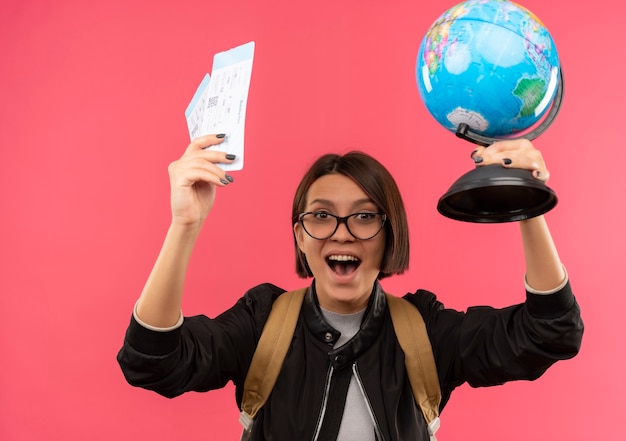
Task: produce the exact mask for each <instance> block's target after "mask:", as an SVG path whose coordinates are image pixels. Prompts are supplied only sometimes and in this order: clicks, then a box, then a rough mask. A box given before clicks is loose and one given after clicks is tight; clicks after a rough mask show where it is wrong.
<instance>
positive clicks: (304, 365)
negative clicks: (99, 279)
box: [117, 283, 583, 441]
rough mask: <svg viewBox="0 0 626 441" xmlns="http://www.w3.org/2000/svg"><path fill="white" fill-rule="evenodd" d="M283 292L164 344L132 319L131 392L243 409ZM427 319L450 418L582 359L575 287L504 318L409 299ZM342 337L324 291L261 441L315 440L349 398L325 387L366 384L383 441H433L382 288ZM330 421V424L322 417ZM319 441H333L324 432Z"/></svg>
mask: <svg viewBox="0 0 626 441" xmlns="http://www.w3.org/2000/svg"><path fill="white" fill-rule="evenodd" d="M283 292H284V290H282V289H280V288H278V287H276V286H273V285H270V284H263V285H259V286H257V287H255V288H253V289H251V290H250V291H248V292H247V293H246V294H245V296H244V297H243V298H241V299H240V300H239V301H238V302H237V303H236V304H235V305H234V306H233V307H232V308H231V309H229V310H228V311H226V312H224V313H223V314H221V315H219V316H218V317H216V318H215V319H209V318H207V317H205V316H195V317H186V318H185V320H184V323H183V325H182V327H180V328H178V329H176V330H173V331H170V332H155V331H151V330H149V329H146V328H144V327H142V326H141V325H140V324H138V323H137V322H136V321H135V320H134V319H132V318H131V322H130V325H129V327H128V330H127V333H126V338H125V341H124V345H123V347H122V349H121V350H120V352H119V353H118V357H117V359H118V362H119V364H120V366H121V368H122V371H123V373H124V375H125V377H126V379H127V381H128V382H129V383H130V384H132V385H134V386H140V387H143V388H146V389H150V390H154V391H156V392H158V393H159V394H161V395H164V396H166V397H175V396H177V395H180V394H182V393H184V392H187V391H192V390H193V391H207V390H211V389H217V388H220V387H223V386H224V385H226V383H227V382H228V381H233V382H234V384H235V386H236V399H237V404H238V405H240V404H241V394H242V389H243V383H244V380H245V377H246V373H247V370H248V367H249V365H250V360H251V359H252V355H253V353H254V350H255V347H256V344H257V342H258V340H259V337H260V334H261V331H262V329H263V325H264V324H265V321H266V320H267V317H268V315H269V312H270V309H271V306H272V302H273V301H274V299H275V298H276V297H277V296H278V295H280V294H281V293H283ZM405 298H406V299H407V300H409V301H410V302H412V303H413V304H415V305H416V306H417V307H418V308H419V310H420V312H421V314H422V315H423V317H424V320H425V322H426V326H427V329H428V333H429V337H430V340H431V344H432V347H433V352H434V355H435V361H436V364H437V371H438V374H439V381H440V383H441V391H442V394H443V399H442V404H441V408H443V407H444V406H445V404H446V402H447V401H448V399H449V397H450V394H451V392H452V390H453V389H454V388H455V387H457V386H459V385H461V384H462V383H464V382H466V381H467V382H468V383H469V384H470V385H471V386H474V387H478V386H492V385H498V384H502V383H504V382H506V381H511V380H522V379H523V380H533V379H536V378H537V377H539V376H540V375H541V374H542V373H543V372H545V370H546V369H547V368H548V367H549V366H550V365H552V364H553V363H554V362H556V361H557V360H561V359H567V358H571V357H573V356H574V355H576V353H577V352H578V350H579V347H580V342H581V338H582V333H583V324H582V320H581V317H580V310H579V307H578V305H577V303H576V301H575V299H574V297H573V295H572V292H571V289H570V285H569V283H568V284H567V285H566V286H565V287H564V288H563V289H562V290H560V291H559V292H557V293H555V294H551V295H548V296H542V295H536V294H531V293H527V300H526V302H525V303H523V304H520V305H515V306H511V307H508V308H504V309H494V308H491V307H474V308H470V309H469V310H468V311H467V313H463V312H458V311H454V310H451V309H445V308H444V307H443V305H442V304H441V303H440V302H439V301H437V299H436V297H435V296H434V295H433V294H432V293H430V292H428V291H424V290H418V291H417V292H416V293H414V294H407V295H406V296H405ZM338 336H339V335H338V332H337V331H336V330H334V329H332V328H331V327H330V326H329V325H328V324H327V323H326V322H325V321H324V319H323V317H322V313H321V311H320V308H319V305H318V304H317V300H316V295H315V293H314V289H310V290H309V292H308V293H307V295H306V297H305V301H304V304H303V307H302V311H301V314H300V318H299V320H298V324H297V326H296V330H295V332H294V338H293V341H292V342H291V347H290V349H289V351H288V353H287V356H286V358H285V362H284V364H283V368H282V370H281V373H280V375H279V377H278V380H277V382H276V386H275V387H274V390H273V393H272V395H271V396H270V398H269V400H268V401H267V403H266V405H265V407H264V408H263V409H262V410H261V412H260V413H259V415H258V416H257V420H256V423H255V426H254V430H253V434H252V439H254V440H288V441H293V440H309V439H314V437H315V434H316V433H317V432H318V430H319V428H320V426H322V424H321V423H322V419H323V418H329V416H331V415H336V414H337V413H336V410H337V411H339V409H334V408H333V407H341V406H342V404H341V403H342V402H343V401H342V399H343V397H341V396H337V395H342V394H343V392H339V393H337V388H333V387H326V386H327V385H329V384H330V385H331V386H334V385H335V384H341V383H342V382H343V380H344V379H345V378H346V377H349V376H350V375H355V376H356V378H357V380H358V381H359V382H360V384H361V385H362V386H363V388H364V390H365V393H366V396H367V400H368V404H369V406H370V409H371V410H372V412H373V415H374V420H375V427H376V430H377V438H378V439H379V440H386V441H391V440H412V441H416V440H424V441H427V440H428V433H427V429H426V423H425V421H424V419H423V417H422V414H421V413H420V410H419V408H418V407H417V406H416V405H415V402H414V400H413V396H412V392H411V387H410V384H409V381H408V378H407V375H406V372H405V367H404V355H403V352H402V349H401V348H400V346H399V344H398V342H397V339H396V336H395V333H394V330H393V325H392V323H391V316H390V315H389V311H388V309H387V303H386V300H385V296H384V293H383V291H382V288H381V287H380V285H379V284H378V283H377V284H376V286H375V287H374V290H373V292H372V296H371V298H370V302H369V305H368V310H367V311H366V313H365V316H364V319H363V323H362V325H361V329H360V331H359V332H358V333H357V334H356V335H355V336H354V337H353V338H352V339H351V340H350V341H349V342H348V343H346V344H345V345H343V346H341V347H340V348H337V349H333V348H332V346H333V344H334V342H335V341H336V340H337V338H338ZM323 408H324V409H325V411H324V412H322V409H323ZM319 439H324V435H323V432H322V434H321V435H320V437H319Z"/></svg>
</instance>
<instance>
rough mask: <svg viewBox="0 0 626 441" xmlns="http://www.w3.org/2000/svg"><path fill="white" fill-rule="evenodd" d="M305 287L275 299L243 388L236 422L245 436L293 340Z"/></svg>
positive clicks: (272, 384)
mask: <svg viewBox="0 0 626 441" xmlns="http://www.w3.org/2000/svg"><path fill="white" fill-rule="evenodd" d="M307 289H308V288H301V289H298V290H296V291H289V292H286V293H283V294H281V295H280V296H278V297H277V298H276V300H274V303H273V305H272V310H271V311H270V315H269V317H268V319H267V322H266V323H265V326H264V328H263V332H262V333H261V338H260V339H259V343H258V344H257V347H256V350H255V352H254V355H253V356H252V362H251V363H250V367H249V368H248V375H247V376H246V381H245V383H244V386H243V398H242V401H241V414H240V415H239V421H240V422H241V424H242V425H243V427H244V433H243V434H242V438H241V439H242V440H243V439H246V438H244V436H245V435H246V432H247V435H248V436H249V434H250V432H251V429H252V423H253V421H254V418H255V417H256V414H257V413H258V411H259V410H260V409H261V407H263V405H264V404H265V402H266V401H267V398H268V397H269V395H270V394H271V393H272V389H273V388H274V385H275V384H276V379H277V378H278V373H279V372H280V368H281V367H282V365H283V361H284V359H285V355H287V351H288V350H289V344H290V343H291V340H292V339H293V333H294V331H295V329H296V323H297V322H298V316H299V315H300V309H301V307H302V301H303V299H304V294H305V293H306V291H307Z"/></svg>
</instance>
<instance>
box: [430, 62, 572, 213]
mask: <svg viewBox="0 0 626 441" xmlns="http://www.w3.org/2000/svg"><path fill="white" fill-rule="evenodd" d="M562 100H563V72H562V71H561V72H560V81H559V85H558V88H557V91H556V94H555V97H554V100H553V103H552V106H551V108H550V111H549V112H548V114H547V115H546V117H545V118H544V120H543V121H542V122H541V123H540V124H539V125H538V126H537V127H536V128H535V129H533V130H531V131H530V132H528V133H527V134H526V135H525V136H523V137H524V138H526V139H529V140H532V139H535V138H536V137H537V136H539V135H540V134H541V133H543V132H544V131H545V130H546V129H547V128H548V127H549V126H550V124H552V121H553V120H554V118H555V117H556V115H557V113H558V111H559V109H560V107H561V102H562ZM456 135H457V136H458V137H459V138H462V139H465V140H466V141H470V142H472V143H474V144H478V145H481V146H484V147H489V146H490V145H491V144H493V143H494V142H496V141H501V140H502V139H510V138H502V139H498V138H490V137H486V136H482V135H480V134H478V133H475V132H472V131H471V130H470V128H469V126H468V125H467V124H463V123H462V124H459V126H458V128H457V131H456ZM557 201H558V199H557V197H556V193H555V192H554V191H553V190H552V189H550V188H549V187H548V186H547V185H546V184H545V183H544V182H543V181H540V180H538V179H535V178H534V177H533V176H532V172H530V171H529V170H522V169H517V168H504V167H502V166H501V165H499V164H492V165H486V166H482V167H477V168H476V169H474V170H471V171H469V172H467V173H465V174H464V175H463V176H461V177H460V178H459V179H458V180H457V181H456V182H455V183H454V184H452V186H451V187H450V189H449V190H448V191H447V192H446V193H445V194H444V195H443V196H442V197H441V198H440V199H439V203H438V204H437V211H439V213H441V214H442V215H444V216H446V217H448V218H450V219H454V220H458V221H464V222H476V223H504V222H515V221H520V220H524V219H530V218H532V217H536V216H539V215H542V214H544V213H547V212H548V211H550V210H551V209H553V208H554V207H555V206H556V204H557Z"/></svg>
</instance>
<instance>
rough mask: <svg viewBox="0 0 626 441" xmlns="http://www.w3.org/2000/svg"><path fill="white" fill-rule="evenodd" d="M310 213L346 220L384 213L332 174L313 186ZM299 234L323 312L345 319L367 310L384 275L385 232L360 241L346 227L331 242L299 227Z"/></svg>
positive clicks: (353, 184)
mask: <svg viewBox="0 0 626 441" xmlns="http://www.w3.org/2000/svg"><path fill="white" fill-rule="evenodd" d="M304 211H324V212H328V213H331V214H334V215H337V216H342V217H343V216H347V215H349V214H353V213H358V212H378V211H380V210H379V207H377V206H376V205H375V204H374V203H373V202H372V200H371V199H370V198H369V197H368V195H367V194H366V193H365V192H364V191H363V190H362V189H361V187H359V186H358V185H357V184H356V182H354V181H353V180H352V179H350V178H349V177H347V176H345V175H342V174H338V173H332V174H328V175H325V176H322V177H320V178H319V179H317V180H316V181H315V182H313V184H311V186H310V187H309V190H308V192H307V197H306V208H305V210H304ZM293 228H294V233H295V238H296V242H297V244H298V247H299V249H300V251H302V253H304V255H305V256H306V261H307V263H308V266H309V268H310V270H311V272H312V273H313V276H314V277H315V287H316V290H317V296H318V300H319V302H320V306H321V307H322V308H324V309H327V310H329V311H333V312H337V313H344V314H348V313H353V312H357V311H361V310H363V309H364V308H365V307H366V306H367V302H368V300H369V296H370V294H371V292H372V288H373V285H374V282H375V281H376V278H377V277H378V275H379V272H380V269H381V264H382V260H383V254H384V249H385V230H384V229H383V230H381V231H380V233H379V234H377V235H376V236H374V237H373V238H371V239H368V240H359V239H356V238H355V237H354V236H352V235H351V234H350V232H349V231H348V229H347V228H346V225H345V224H343V223H342V224H340V225H339V228H337V231H335V233H334V234H333V235H332V236H330V237H329V238H328V239H324V240H318V239H314V238H312V237H311V236H309V235H308V234H307V233H306V232H305V231H304V228H302V225H301V224H300V223H299V222H296V223H295V224H294V226H293Z"/></svg>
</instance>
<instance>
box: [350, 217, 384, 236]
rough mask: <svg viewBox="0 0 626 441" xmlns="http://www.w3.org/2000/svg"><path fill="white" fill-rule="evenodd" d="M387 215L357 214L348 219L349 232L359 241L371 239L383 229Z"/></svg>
mask: <svg viewBox="0 0 626 441" xmlns="http://www.w3.org/2000/svg"><path fill="white" fill-rule="evenodd" d="M384 219H385V215H384V214H380V213H355V214H351V215H350V216H349V217H348V230H350V233H352V235H353V236H354V237H356V238H357V239H362V240H365V239H371V238H372V237H374V236H376V235H377V234H378V232H379V231H380V230H381V228H382V227H383V223H384Z"/></svg>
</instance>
